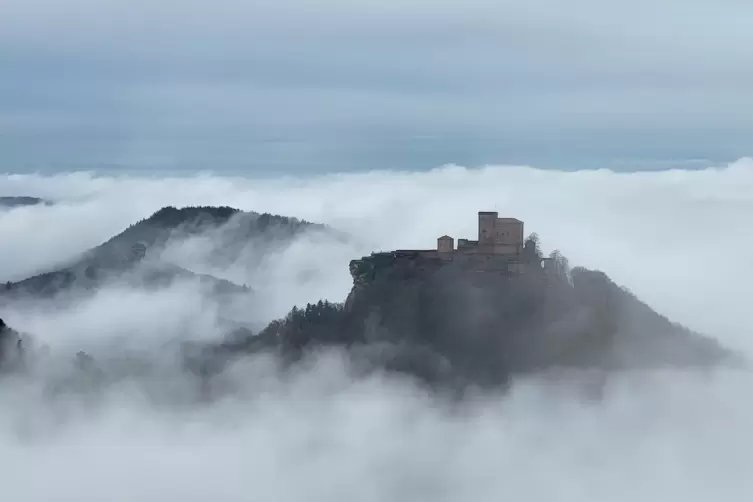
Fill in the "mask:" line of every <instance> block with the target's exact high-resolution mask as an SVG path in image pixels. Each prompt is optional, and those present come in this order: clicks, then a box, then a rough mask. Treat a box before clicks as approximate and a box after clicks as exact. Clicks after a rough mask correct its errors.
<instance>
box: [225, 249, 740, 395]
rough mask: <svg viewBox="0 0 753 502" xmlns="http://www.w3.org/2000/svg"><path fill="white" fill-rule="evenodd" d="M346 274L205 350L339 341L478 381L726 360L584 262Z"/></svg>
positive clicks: (367, 268)
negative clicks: (310, 301)
mask: <svg viewBox="0 0 753 502" xmlns="http://www.w3.org/2000/svg"><path fill="white" fill-rule="evenodd" d="M533 263H535V261H534V262H533ZM351 273H352V275H353V279H354V285H353V289H352V291H351V293H350V295H349V296H348V299H347V300H346V302H345V303H344V304H330V303H328V302H319V303H318V304H316V305H308V306H307V307H306V308H305V309H298V308H294V309H293V310H292V311H291V312H290V314H289V315H288V316H287V317H286V318H285V319H281V320H279V321H275V322H273V323H271V324H270V325H269V326H268V327H267V328H266V329H265V330H263V331H262V332H261V333H259V334H258V335H256V336H248V334H246V336H239V337H236V338H235V339H234V340H232V341H228V342H226V343H225V344H222V345H220V346H218V347H217V348H216V350H218V351H219V352H222V353H225V354H226V355H227V354H232V353H235V352H239V353H243V352H248V351H251V352H254V351H258V350H273V351H276V352H278V353H280V354H282V355H284V356H285V357H286V358H292V360H297V359H298V358H299V357H301V356H302V355H304V354H305V353H307V352H309V351H311V350H313V349H316V348H317V347H323V346H337V347H346V348H348V349H349V351H350V354H351V355H352V356H354V358H355V360H356V361H358V362H359V364H364V365H365V367H372V368H373V367H381V368H388V369H391V370H396V371H400V372H402V373H407V374H409V375H412V376H414V377H418V378H420V379H422V380H424V381H426V382H429V383H453V384H459V385H465V384H469V383H473V384H478V385H482V386H499V385H504V384H506V382H508V381H509V380H510V378H512V377H514V376H515V375H524V374H527V373H532V372H541V371H549V370H555V369H558V368H559V369H563V368H580V369H584V368H589V369H597V370H600V371H606V372H609V371H619V370H627V369H647V368H660V367H698V366H709V365H716V364H720V363H722V362H725V361H733V360H735V359H736V355H735V354H733V353H732V352H730V351H728V350H726V349H725V348H723V347H722V346H720V345H719V344H718V343H717V342H716V341H715V340H713V339H711V338H708V337H705V336H702V335H700V334H697V333H694V332H692V331H690V330H688V329H686V328H684V327H682V326H680V325H677V324H675V323H672V322H671V321H670V320H668V319H667V318H666V317H664V316H662V315H660V314H658V313H657V312H655V311H654V310H653V309H651V308H650V307H649V306H648V305H646V304H645V303H643V302H641V301H640V300H639V299H638V298H636V297H635V296H634V295H632V294H630V293H629V292H627V291H626V290H624V289H623V288H621V287H619V286H618V285H616V284H615V283H614V282H612V281H611V280H610V279H609V277H607V275H606V274H604V273H602V272H598V271H591V270H587V269H585V268H575V269H573V270H572V271H570V270H569V269H563V268H560V269H557V270H554V271H551V270H550V271H545V270H544V269H542V268H540V267H537V266H535V265H533V266H531V267H529V268H527V269H526V271H525V273H500V272H491V271H483V270H478V269H475V268H474V267H470V268H469V267H468V266H465V265H461V264H457V263H441V262H438V261H436V260H426V259H423V258H421V257H420V256H419V255H417V254H416V255H411V254H410V253H397V252H396V253H379V254H377V255H372V256H371V257H366V258H363V259H361V260H354V261H353V262H352V263H351Z"/></svg>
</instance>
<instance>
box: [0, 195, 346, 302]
mask: <svg viewBox="0 0 753 502" xmlns="http://www.w3.org/2000/svg"><path fill="white" fill-rule="evenodd" d="M304 231H326V232H331V233H332V234H333V235H335V236H338V237H341V236H340V235H339V234H337V232H335V231H334V230H332V229H329V228H328V227H326V226H324V225H321V224H315V223H310V222H307V221H304V220H299V219H296V218H290V217H286V216H279V215H273V214H268V213H264V214H260V213H256V212H244V211H240V210H238V209H235V208H232V207H226V206H223V207H211V206H201V207H185V208H180V209H179V208H175V207H172V206H169V207H164V208H162V209H160V210H159V211H157V212H155V213H154V214H152V215H151V216H149V217H147V218H144V219H142V220H140V221H138V222H136V223H134V224H133V225H131V226H129V227H128V228H126V229H125V230H124V231H122V232H121V233H119V234H117V235H116V236H114V237H112V238H111V239H109V240H107V241H106V242H104V243H103V244H101V245H99V246H97V247H95V248H92V249H90V250H88V251H86V252H85V253H83V254H82V256H81V257H80V258H78V259H76V260H74V261H73V262H72V263H69V264H66V265H65V266H62V267H59V268H56V269H54V270H51V271H48V272H44V273H41V274H37V275H35V276H33V277H30V278H28V279H25V280H22V281H18V282H9V283H7V284H5V285H4V288H0V295H6V296H7V295H9V294H10V295H14V296H15V295H19V294H20V295H46V296H48V295H54V294H57V293H58V292H61V291H66V290H69V289H70V288H73V287H75V286H77V285H80V286H84V287H85V288H86V289H90V290H91V289H96V288H97V287H98V286H99V285H100V284H101V281H102V280H104V279H108V280H109V279H112V278H113V277H116V276H119V275H121V274H123V273H124V272H127V271H129V270H131V269H133V266H134V265H135V264H136V263H138V262H139V261H140V260H141V259H142V258H144V256H145V255H149V256H151V258H153V260H152V261H151V262H150V266H149V269H148V270H147V273H146V274H145V276H144V277H142V278H139V282H140V283H164V282H165V281H168V282H169V281H170V280H171V279H172V278H178V277H184V278H185V277H191V276H194V275H196V274H194V273H193V272H192V271H190V270H186V269H184V268H181V267H177V266H174V265H171V264H166V263H160V261H159V256H158V254H159V253H158V252H159V250H161V249H162V248H163V247H164V246H165V245H166V244H167V243H168V242H172V241H179V240H181V239H188V238H192V237H197V236H208V238H210V239H211V240H212V242H213V246H214V247H215V248H216V250H217V252H216V253H215V254H216V256H214V257H213V259H216V260H218V261H224V262H226V263H230V262H232V261H233V260H235V259H238V257H239V256H240V254H241V252H242V251H243V250H245V249H247V248H248V247H249V246H255V249H256V250H258V253H256V254H257V255H258V256H261V255H264V254H265V253H268V252H271V251H272V250H273V249H275V248H277V247H279V246H284V245H287V244H289V243H290V242H291V241H292V240H293V239H294V238H296V237H297V236H299V235H301V234H302V233H303V232H304ZM155 250H156V251H157V252H156V253H155V252H153V251H155ZM202 280H204V281H205V282H213V281H215V282H216V283H217V284H216V286H217V287H218V288H220V289H222V290H224V291H228V290H232V289H233V287H234V286H235V287H237V288H238V289H239V291H242V290H243V288H242V285H233V284H232V283H229V282H228V281H221V280H219V279H215V278H212V277H211V276H207V275H203V276H202Z"/></svg>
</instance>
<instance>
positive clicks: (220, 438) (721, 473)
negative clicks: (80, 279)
mask: <svg viewBox="0 0 753 502" xmlns="http://www.w3.org/2000/svg"><path fill="white" fill-rule="evenodd" d="M56 187H57V188H56ZM0 188H2V190H3V192H4V193H8V194H9V195H14V194H15V195H39V194H41V195H44V196H46V197H49V198H51V199H55V200H57V201H61V202H60V204H58V205H54V206H47V207H31V208H23V210H13V211H5V212H0V242H2V243H3V244H2V247H1V248H0V249H1V251H0V253H2V260H0V263H2V264H1V265H0V267H2V268H0V272H2V275H3V277H4V279H5V278H6V277H11V276H13V277H17V276H19V275H20V276H23V275H24V274H26V273H27V272H29V271H32V270H38V269H44V268H45V267H52V266H54V265H55V264H56V263H57V262H58V261H59V260H60V259H61V258H62V256H61V255H67V256H75V254H76V253H77V252H79V251H83V250H84V249H86V248H88V247H90V246H92V245H96V244H98V243H99V242H101V241H103V240H106V239H107V238H109V237H110V236H112V235H114V234H116V233H118V232H120V231H122V230H123V229H124V228H125V227H126V226H127V225H129V224H131V223H135V222H136V221H138V220H139V219H141V218H144V217H147V216H149V215H150V214H151V213H152V212H154V211H155V210H157V209H159V208H160V207H162V206H164V205H176V206H183V205H231V206H235V207H239V208H240V209H245V210H255V211H259V212H270V213H278V214H283V215H287V216H295V217H300V218H304V219H307V220H311V221H315V222H321V223H327V224H331V225H332V226H334V227H336V228H337V229H338V230H341V231H343V232H346V233H348V234H350V235H352V236H353V237H354V239H355V240H354V241H343V242H340V241H338V240H336V239H334V240H333V239H321V238H319V236H317V235H316V234H304V235H303V236H301V237H300V238H297V239H295V240H294V241H293V242H292V244H290V245H288V246H285V247H283V248H282V249H280V250H279V252H276V253H272V254H269V255H265V256H264V257H263V258H262V263H261V266H259V267H258V268H257V267H253V266H250V265H249V264H250V263H253V260H254V258H255V255H253V249H254V248H253V246H251V247H249V248H248V250H244V252H247V253H248V254H245V255H244V254H243V253H241V255H240V256H241V259H238V260H234V261H233V262H232V263H229V264H225V265H223V266H218V265H217V264H216V263H212V262H211V260H210V259H209V257H210V256H211V255H212V254H213V253H214V252H215V246H214V245H213V242H212V240H211V239H210V240H207V239H206V238H204V237H198V238H195V239H189V240H187V241H181V242H177V241H176V242H173V243H171V244H169V245H168V247H167V248H166V249H165V250H164V253H163V257H164V258H165V259H169V260H170V261H172V262H174V263H176V264H179V265H181V266H184V267H185V268H188V269H190V270H194V271H198V272H205V273H212V274H216V275H218V276H220V277H223V278H226V279H230V280H233V281H234V282H236V283H238V284H244V283H247V284H248V285H249V286H251V287H254V286H255V285H256V287H258V288H259V289H260V290H263V291H264V296H263V298H261V299H260V300H259V301H260V305H262V306H263V308H262V309H261V310H260V314H259V315H267V316H269V317H270V318H271V317H274V316H278V315H283V314H284V313H285V312H286V311H287V310H288V309H289V308H290V307H291V306H292V305H294V304H299V305H302V304H304V303H305V302H307V301H316V300H318V299H319V298H327V299H330V300H334V301H341V300H343V299H344V298H345V296H346V295H347V293H348V290H349V288H350V277H349V275H348V261H349V260H350V259H352V258H357V257H359V256H360V255H361V254H365V253H368V252H369V251H370V250H371V249H372V248H373V249H393V248H414V247H415V248H430V247H433V246H435V245H436V237H437V236H439V235H442V234H445V233H446V234H449V235H452V236H453V237H455V238H458V237H473V236H474V234H475V232H476V211H479V210H494V211H499V212H500V213H501V214H509V215H511V216H516V217H518V218H520V219H522V220H524V221H525V223H526V230H527V231H528V232H532V231H535V232H537V233H538V234H539V235H540V237H541V239H542V243H543V245H544V248H545V250H546V251H550V250H551V249H553V248H555V247H556V248H559V249H561V250H562V251H563V252H564V254H565V255H567V256H568V258H570V260H571V262H572V263H573V264H580V265H585V266H587V267H592V268H600V269H602V270H604V271H605V272H606V273H607V274H609V275H610V276H611V277H612V278H613V279H614V280H615V281H616V282H618V283H620V284H623V285H625V286H627V287H629V288H630V289H631V290H632V291H633V292H635V293H636V294H637V296H638V297H639V298H641V299H643V300H645V301H647V303H649V304H650V305H651V306H652V307H654V308H656V309H657V310H658V311H659V312H661V313H664V314H666V315H668V316H669V317H670V318H671V319H673V320H676V321H679V322H682V323H684V324H687V325H688V326H690V327H691V328H696V329H701V330H702V331H704V332H706V333H708V334H709V335H711V336H714V337H716V338H718V339H719V340H720V341H721V342H722V343H725V344H727V345H729V346H732V347H735V348H739V349H741V350H743V351H744V352H745V353H747V354H748V355H750V354H751V353H753V350H751V349H753V344H751V343H750V340H751V338H750V334H751V328H753V323H751V320H750V316H749V307H748V303H749V301H748V298H747V285H748V284H749V283H750V282H751V281H753V264H751V263H750V262H749V261H747V260H746V259H745V249H747V248H748V247H750V245H751V244H753V242H752V241H753V234H751V232H750V228H749V227H750V221H751V216H753V161H751V160H749V159H743V160H740V161H738V162H736V163H734V164H732V165H730V166H721V167H719V168H718V169H708V170H704V171H698V172H681V171H669V172H657V173H644V174H615V173H612V172H609V171H591V172H586V171H583V172H575V173H559V172H547V171H541V170H537V169H533V168H529V167H487V168H483V169H465V168H462V167H457V166H450V167H446V168H442V169H436V170H434V171H431V172H428V173H422V174H415V173H412V174H408V173H388V172H383V173H376V172H372V173H368V174H363V175H339V176H326V177H321V178H312V179H306V180H295V179H291V180H280V179H278V180H256V179H242V178H223V177H220V176H210V175H204V176H199V177H196V178H174V179H150V178H139V177H125V176H124V177H119V178H107V177H91V176H88V175H84V174H75V175H70V174H66V175H57V176H52V177H40V176H35V175H28V176H13V177H7V178H3V179H0ZM29 225H33V228H34V229H33V232H31V231H30V226H29ZM32 234H33V235H32ZM61 239H63V240H61ZM353 242H355V243H356V244H354V243H353ZM6 243H7V247H6ZM6 280H7V279H6ZM254 308H256V307H254ZM0 317H2V318H3V319H5V320H6V321H7V322H8V323H9V324H10V325H12V326H14V327H18V328H19V329H21V330H25V331H29V332H32V333H34V334H35V335H36V336H38V337H40V338H41V339H42V341H43V342H44V343H47V344H49V345H50V346H51V349H52V350H51V356H50V357H51V358H52V361H62V360H65V358H66V357H68V354H70V355H72V354H73V353H75V350H77V347H86V348H89V349H91V350H92V351H94V350H95V349H97V350H100V351H106V348H107V347H110V348H111V350H112V347H113V344H115V346H116V347H122V346H123V344H125V346H129V344H130V345H131V346H135V347H142V348H144V347H146V348H149V351H150V355H151V357H153V358H155V359H157V360H159V358H160V357H161V352H160V349H159V347H161V346H162V345H164V343H166V342H168V341H170V340H173V339H176V338H184V339H191V338H199V337H217V336H220V331H221V330H219V329H218V323H219V321H218V318H219V317H220V313H219V307H218V306H217V305H215V304H212V303H207V302H206V301H205V297H204V295H203V294H202V293H201V291H200V290H199V289H198V288H197V286H196V285H195V284H194V283H192V282H190V281H188V282H185V283H183V282H178V283H176V284H175V285H173V286H172V287H170V288H165V289H162V290H157V291H154V292H144V291H141V290H136V289H123V288H120V289H118V288H117V287H115V286H108V287H106V288H104V289H103V290H102V291H100V292H99V293H98V294H96V295H94V296H93V297H91V298H89V299H87V300H82V301H80V302H77V303H76V304H75V306H71V307H65V308H63V306H61V305H59V304H58V305H56V304H54V303H53V304H46V305H42V304H23V305H11V306H6V307H4V308H3V309H2V311H0ZM256 362H258V361H255V360H254V361H246V362H245V363H241V364H240V365H239V366H238V367H236V368H233V369H232V371H230V372H228V374H227V376H226V377H225V378H226V382H225V383H226V384H227V385H228V388H230V389H234V390H233V391H232V392H229V393H228V394H227V395H226V397H224V398H223V399H220V400H219V401H217V402H214V403H202V404H197V405H196V406H192V407H190V408H189V409H186V408H185V407H184V408H180V407H178V408H172V407H170V406H163V407H161V408H160V407H157V406H154V403H153V402H151V401H150V400H149V398H148V394H149V393H148V392H146V391H145V390H144V389H145V388H149V389H151V391H153V392H157V395H160V394H159V392H158V391H162V390H161V389H167V390H164V392H165V393H166V394H167V393H168V390H170V389H173V387H171V385H174V384H175V382H173V380H172V379H181V378H184V377H183V376H180V373H178V370H177V369H175V370H174V371H175V373H172V374H170V375H163V376H161V377H159V378H157V377H154V379H153V380H149V378H152V377H144V378H145V379H146V380H144V381H142V382H141V383H140V384H139V385H141V387H139V385H135V384H133V385H130V384H128V383H123V384H117V385H115V386H114V387H113V388H112V389H111V390H110V391H108V392H107V393H106V394H105V395H104V397H103V398H102V401H101V402H95V403H94V404H91V403H90V402H88V401H87V400H86V399H83V398H80V397H75V396H74V397H70V398H68V399H69V401H63V403H62V404H61V403H60V402H58V403H57V404H56V405H51V404H50V403H49V402H48V401H47V400H46V398H45V397H44V396H45V394H44V384H45V381H44V379H43V378H42V377H40V379H39V380H35V379H31V380H24V381H10V380H9V381H8V382H4V384H5V385H2V386H0V469H2V472H3V476H2V479H3V482H2V488H1V490H2V493H3V495H4V496H5V497H6V498H8V499H9V500H20V501H30V502H36V501H40V502H41V501H43V500H45V501H46V500H57V499H60V500H67V499H72V498H76V499H77V500H82V501H88V500H92V501H94V500H102V499H107V500H116V501H117V500H123V501H126V500H127V501H133V500H143V501H157V500H172V499H185V500H194V499H196V500H198V499H202V500H203V499H206V498H212V499H214V500H228V501H233V500H250V499H274V500H281V501H285V500H290V501H297V500H302V499H306V500H322V501H323V500H327V501H330V500H366V501H369V500H374V501H377V500H396V501H401V500H406V501H407V500H422V499H432V500H481V501H484V500H490V501H491V500H495V501H496V500H499V499H500V497H508V498H514V499H515V500H531V501H535V500H562V501H576V500H578V501H580V500H584V499H585V500H610V501H618V502H619V501H623V500H624V501H635V500H657V501H683V502H687V501H691V502H695V501H707V500H712V499H714V500H716V499H718V500H744V499H747V498H749V497H750V495H751V493H753V482H751V481H750V476H749V472H750V470H751V468H752V467H753V444H751V440H750V439H749V438H750V434H749V433H748V428H749V424H750V423H751V420H753V406H751V405H750V404H749V403H748V400H747V399H746V396H747V393H748V389H749V388H750V387H751V384H753V379H752V378H751V374H750V373H749V372H747V371H743V370H715V371H709V372H705V373H697V372H684V371H658V372H651V373H640V374H624V375H621V376H619V377H618V378H616V379H614V380H611V381H610V382H609V384H608V385H607V388H606V390H605V393H604V399H603V401H601V402H593V401H590V400H588V399H587V398H586V397H584V395H582V393H581V392H579V391H578V390H577V388H578V386H570V385H568V382H565V381H563V380H552V379H545V378H543V377H542V378H540V379H536V380H528V381H525V382H520V383H518V384H517V385H516V386H515V387H514V388H513V390H512V392H511V394H510V395H509V396H506V397H505V398H502V397H500V396H478V397H477V398H476V399H473V400H471V402H469V403H466V404H465V405H464V406H463V407H461V408H460V409H452V408H451V407H450V406H449V405H448V404H447V403H442V402H438V401H436V400H434V399H432V398H430V397H429V396H428V395H426V393H425V392H423V391H422V390H421V389H420V388H418V387H417V386H415V385H413V384H411V383H408V382H406V381H403V380H396V379H392V378H387V377H382V376H372V377H370V378H367V379H357V380H356V379H353V378H351V373H350V372H349V371H348V370H347V367H346V366H345V363H344V361H343V359H342V358H341V357H338V356H337V354H325V355H322V356H321V357H320V358H319V359H316V360H314V361H312V362H311V363H310V364H308V365H307V366H306V369H302V370H300V372H299V373H298V374H297V375H296V376H295V377H293V378H290V379H282V378H277V377H276V373H275V372H274V371H273V370H272V366H270V365H269V364H270V363H268V362H265V363H263V364H261V363H260V364H255V363H256ZM43 373H44V372H43ZM185 378H187V377H185ZM176 389H178V390H176V391H175V392H176V393H177V392H179V390H180V389H182V387H179V386H178V387H176ZM180 391H181V392H182V390H180ZM145 396H147V397H145ZM61 410H62V411H61ZM72 410H73V411H72ZM63 412H65V413H63ZM56 424H57V425H56Z"/></svg>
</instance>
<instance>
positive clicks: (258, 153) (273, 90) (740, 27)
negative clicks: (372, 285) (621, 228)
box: [0, 0, 753, 173]
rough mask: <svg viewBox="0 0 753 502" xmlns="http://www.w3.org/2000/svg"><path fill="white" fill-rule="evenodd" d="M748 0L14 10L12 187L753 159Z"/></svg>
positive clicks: (50, 1)
mask: <svg viewBox="0 0 753 502" xmlns="http://www.w3.org/2000/svg"><path fill="white" fill-rule="evenodd" d="M751 19H753V4H751V3H750V2H747V1H743V0H682V1H680V0H667V1H664V2H652V1H647V0H636V1H630V2H628V1H624V2H619V3H618V2H603V1H596V0H573V1H570V2H561V1H559V0H529V1H526V2H519V1H508V0H495V1H491V0H467V1H464V2H459V1H458V2H452V3H450V2H446V1H439V2H436V1H435V2H429V1H426V0H402V1H399V2H398V1H396V0H389V1H382V2H374V1H371V0H366V1H361V2H355V1H349V2H346V1H344V0H320V1H317V2H314V1H309V0H276V1H275V2H244V1H241V0H214V1H212V2H209V1H197V0H183V1H180V2H179V1H176V0H164V1H161V2H153V1H147V0H130V1H125V0H67V1H65V2H62V1H58V0H5V1H4V2H3V7H2V16H0V68H1V69H2V70H1V71H2V78H1V79H0V162H2V165H0V171H19V170H24V169H57V170H60V169H73V168H80V167H95V166H96V167H107V166H121V165H123V166H128V167H131V168H149V167H158V168H160V169H172V168H176V169H177V168H185V169H234V170H253V171H254V172H255V173H259V172H272V171H275V170H281V169H282V170H285V171H288V172H300V171H306V170H308V171H311V172H321V171H326V170H350V169H369V168H399V169H426V168H431V167H434V166H437V165H440V164H444V163H459V164H466V165H476V164H482V163H526V164H534V165H540V166H543V167H547V166H549V167H560V168H577V167H581V166H582V167H598V166H604V167H616V168H628V169H630V168H634V169H635V168H653V167H665V166H678V165H679V166H692V165H695V164H694V163H693V162H692V161H697V162H698V164H699V165H703V164H704V161H703V159H710V160H711V161H725V160H732V159H736V158H739V157H742V156H746V155H750V153H751V151H750V145H751V143H753V141H752V140H753V114H751V110H753V64H751V59H753V56H751V52H750V47H753V31H752V30H750V20H751Z"/></svg>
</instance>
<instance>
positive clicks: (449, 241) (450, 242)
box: [437, 235, 455, 253]
mask: <svg viewBox="0 0 753 502" xmlns="http://www.w3.org/2000/svg"><path fill="white" fill-rule="evenodd" d="M454 250H455V239H453V238H452V237H450V236H449V235H443V236H442V237H440V238H439V239H437V251H439V252H440V253H452V252H453V251H454Z"/></svg>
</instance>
